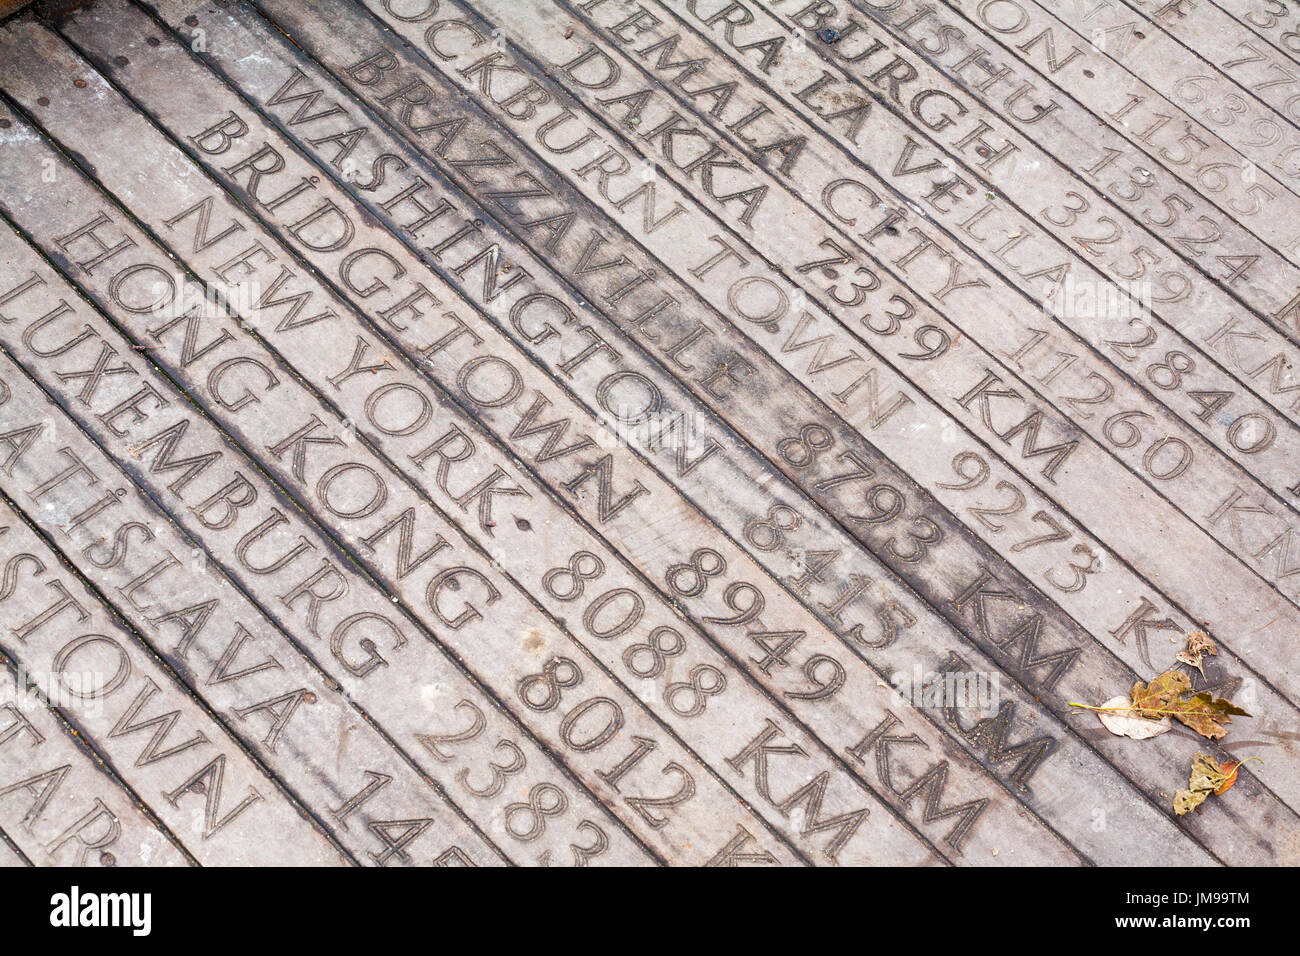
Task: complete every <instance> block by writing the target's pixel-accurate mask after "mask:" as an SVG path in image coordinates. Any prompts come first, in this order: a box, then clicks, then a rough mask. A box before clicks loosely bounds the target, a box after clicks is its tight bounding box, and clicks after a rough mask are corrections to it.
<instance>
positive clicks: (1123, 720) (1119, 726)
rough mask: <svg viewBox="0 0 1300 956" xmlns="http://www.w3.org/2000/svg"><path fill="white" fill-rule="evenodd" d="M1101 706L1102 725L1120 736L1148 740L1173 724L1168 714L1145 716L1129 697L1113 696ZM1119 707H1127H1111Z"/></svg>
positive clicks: (1100, 717)
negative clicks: (1155, 718)
mask: <svg viewBox="0 0 1300 956" xmlns="http://www.w3.org/2000/svg"><path fill="white" fill-rule="evenodd" d="M1101 706H1102V708H1103V709H1101V710H1099V711H1097V717H1098V718H1099V719H1100V720H1101V725H1102V726H1103V727H1105V728H1106V729H1107V730H1109V731H1110V732H1111V733H1112V734H1115V735H1116V736H1119V737H1132V738H1133V739H1134V740H1146V739H1148V738H1150V737H1159V736H1160V735H1161V734H1163V733H1164V732H1165V731H1167V730H1169V728H1170V727H1172V726H1173V724H1172V722H1171V721H1170V720H1169V718H1168V717H1167V716H1166V717H1161V718H1160V719H1159V720H1152V719H1151V718H1150V717H1143V716H1142V715H1141V714H1140V713H1138V712H1137V711H1136V710H1134V709H1133V702H1132V701H1131V700H1129V699H1128V698H1127V697H1123V696H1121V697H1112V698H1111V699H1110V700H1108V701H1106V702H1105V703H1104V704H1102V705H1101ZM1119 707H1123V708H1127V709H1125V710H1113V709H1111V708H1119Z"/></svg>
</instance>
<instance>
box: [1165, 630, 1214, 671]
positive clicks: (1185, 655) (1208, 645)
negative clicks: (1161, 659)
mask: <svg viewBox="0 0 1300 956" xmlns="http://www.w3.org/2000/svg"><path fill="white" fill-rule="evenodd" d="M1203 654H1209V655H1210V656H1211V657H1217V656H1218V654H1219V648H1218V646H1217V645H1215V643H1214V641H1212V640H1210V639H1209V638H1208V637H1206V636H1205V635H1204V634H1203V633H1202V632H1200V631H1192V633H1191V634H1188V635H1187V647H1186V648H1184V649H1183V650H1181V651H1179V652H1178V653H1177V654H1175V655H1174V660H1176V661H1179V662H1181V663H1183V664H1186V665H1188V666H1189V667H1195V668H1196V669H1197V670H1198V671H1200V672H1201V676H1202V677H1204V676H1205V669H1204V668H1203V667H1202V666H1201V655H1203Z"/></svg>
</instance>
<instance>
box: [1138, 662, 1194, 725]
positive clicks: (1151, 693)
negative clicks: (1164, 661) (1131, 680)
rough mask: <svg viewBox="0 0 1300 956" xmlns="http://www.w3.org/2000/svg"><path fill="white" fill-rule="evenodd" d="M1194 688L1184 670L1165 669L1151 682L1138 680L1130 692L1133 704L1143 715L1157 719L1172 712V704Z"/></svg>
mask: <svg viewBox="0 0 1300 956" xmlns="http://www.w3.org/2000/svg"><path fill="white" fill-rule="evenodd" d="M1191 689H1192V682H1191V681H1190V680H1188V678H1187V675H1186V674H1184V673H1183V672H1182V671H1165V672H1164V673H1163V674H1159V675H1157V676H1155V677H1153V678H1151V682H1150V683H1149V684H1143V683H1142V682H1141V681H1138V682H1137V683H1136V684H1134V685H1133V690H1132V691H1130V692H1129V697H1130V699H1131V700H1132V701H1133V706H1134V707H1135V708H1136V709H1138V710H1140V711H1142V712H1143V713H1142V716H1143V717H1150V718H1152V719H1155V718H1157V717H1163V716H1164V715H1165V714H1167V713H1169V712H1170V705H1171V704H1172V703H1173V702H1174V701H1176V700H1178V698H1179V697H1181V696H1182V695H1183V694H1186V693H1187V692H1188V691H1190V690H1191Z"/></svg>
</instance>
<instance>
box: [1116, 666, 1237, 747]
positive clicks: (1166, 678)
mask: <svg viewBox="0 0 1300 956" xmlns="http://www.w3.org/2000/svg"><path fill="white" fill-rule="evenodd" d="M1191 689H1192V682H1191V681H1190V680H1189V679H1188V677H1187V675H1186V674H1184V673H1183V672H1182V671H1172V670H1171V671H1165V672H1164V673H1163V674H1159V675H1157V676H1156V677H1154V678H1152V680H1151V682H1150V683H1148V684H1146V685H1143V683H1142V682H1141V681H1138V682H1137V683H1136V684H1134V685H1133V691H1132V693H1131V694H1130V697H1131V698H1132V700H1133V707H1134V708H1135V709H1136V710H1137V711H1138V712H1139V713H1141V714H1142V716H1143V717H1152V718H1154V717H1161V716H1163V715H1165V714H1169V715H1171V716H1172V717H1173V718H1174V719H1176V720H1178V721H1181V722H1182V723H1184V724H1186V725H1187V726H1188V727H1190V728H1192V730H1194V731H1196V732H1197V733H1198V734H1200V735H1201V736H1202V737H1208V738H1209V739H1210V740H1218V739H1219V738H1220V737H1223V736H1224V735H1225V734H1227V732H1228V728H1227V727H1225V726H1224V724H1230V723H1232V718H1233V717H1249V716H1250V714H1248V713H1247V712H1246V711H1244V710H1242V709H1241V708H1240V707H1238V706H1237V705H1236V704H1234V703H1232V701H1230V700H1227V699H1225V698H1223V697H1215V696H1213V695H1212V694H1209V693H1206V692H1204V691H1202V692H1201V693H1199V694H1193V695H1192V696H1191V697H1189V698H1187V699H1186V700H1184V699H1183V695H1184V694H1187V693H1189V692H1190V691H1191Z"/></svg>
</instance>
